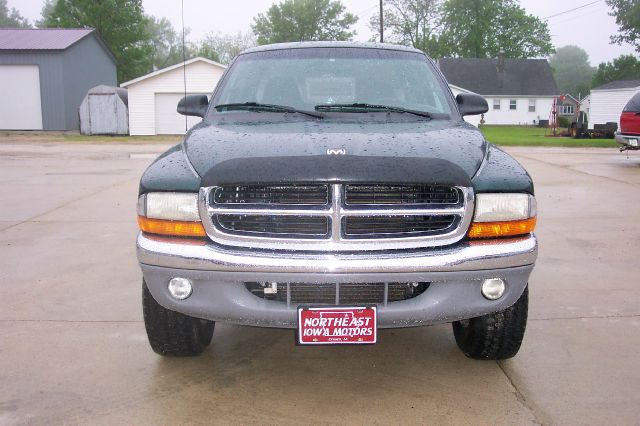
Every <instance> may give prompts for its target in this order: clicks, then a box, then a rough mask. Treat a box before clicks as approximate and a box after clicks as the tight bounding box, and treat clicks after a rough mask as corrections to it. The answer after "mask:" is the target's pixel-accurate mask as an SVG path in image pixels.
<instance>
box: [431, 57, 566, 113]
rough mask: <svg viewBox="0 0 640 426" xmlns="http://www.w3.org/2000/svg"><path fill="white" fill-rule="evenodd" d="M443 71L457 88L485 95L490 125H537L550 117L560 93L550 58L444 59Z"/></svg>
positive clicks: (439, 63) (441, 63) (442, 62)
mask: <svg viewBox="0 0 640 426" xmlns="http://www.w3.org/2000/svg"><path fill="white" fill-rule="evenodd" d="M438 66H439V67H440V70H441V71H442V73H443V74H444V76H445V77H446V78H447V81H448V82H449V84H450V86H451V88H452V90H453V91H454V94H456V93H455V90H454V87H457V88H458V89H462V90H466V91H468V92H473V93H477V94H479V95H482V96H484V97H485V98H486V99H487V102H488V103H489V111H488V112H487V113H486V114H484V117H483V118H484V122H485V123H486V124H530V125H532V124H537V123H538V122H539V121H540V120H548V119H549V116H550V115H551V108H552V105H553V99H554V98H556V97H557V96H558V86H557V85H556V82H555V79H554V78H553V73H552V72H551V66H550V65H549V62H547V60H546V59H505V58H504V57H503V56H502V55H501V56H500V57H499V58H497V59H479V58H443V59H440V60H438Z"/></svg>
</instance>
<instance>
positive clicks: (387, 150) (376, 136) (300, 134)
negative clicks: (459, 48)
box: [184, 120, 486, 185]
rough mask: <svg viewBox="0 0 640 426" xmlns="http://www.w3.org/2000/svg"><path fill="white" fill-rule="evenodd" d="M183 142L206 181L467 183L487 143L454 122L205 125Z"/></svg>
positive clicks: (468, 127)
mask: <svg viewBox="0 0 640 426" xmlns="http://www.w3.org/2000/svg"><path fill="white" fill-rule="evenodd" d="M184 147H185V152H186V153H187V156H188V158H189V161H190V162H191V164H192V165H193V167H194V169H195V170H196V172H197V173H198V174H199V175H200V176H201V177H203V185H210V184H215V183H222V182H233V181H235V182H236V183H240V182H257V181H261V182H266V181H287V180H289V181H309V180H314V181H315V180H323V179H327V180H334V181H340V180H343V181H358V180H360V181H362V180H364V181H370V182H373V181H387V182H395V181H419V180H422V181H423V182H425V181H432V182H439V183H444V182H445V181H451V182H452V183H453V182H458V183H460V184H462V182H463V181H464V182H467V183H468V182H469V181H470V179H471V178H472V177H473V175H474V174H475V173H476V171H477V170H478V168H479V167H480V164H481V163H482V161H483V158H484V155H485V149H486V142H485V140H484V137H483V136H482V133H480V131H479V130H478V129H476V128H475V127H473V126H471V125H469V124H467V123H464V122H460V121H449V120H433V121H419V122H415V121H414V122H373V123H371V122H367V123H363V122H357V123H344V122H335V121H333V122H331V121H299V122H298V121H296V122H294V121H291V122H279V123H270V122H269V123H264V124H263V123H259V124H256V123H255V122H254V123H247V124H243V123H237V122H234V123H228V124H227V123H224V122H223V123H217V124H211V123H206V122H203V123H201V124H199V125H198V126H195V127H194V128H193V129H192V130H191V131H190V132H189V134H188V135H187V137H186V138H185V142H184ZM342 150H344V151H342ZM425 179H426V180H425Z"/></svg>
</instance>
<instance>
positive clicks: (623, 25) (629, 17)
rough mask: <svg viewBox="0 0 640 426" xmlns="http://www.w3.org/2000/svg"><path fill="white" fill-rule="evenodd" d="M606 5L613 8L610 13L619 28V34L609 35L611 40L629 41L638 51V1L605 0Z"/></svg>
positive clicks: (639, 33) (617, 41) (639, 8)
mask: <svg viewBox="0 0 640 426" xmlns="http://www.w3.org/2000/svg"><path fill="white" fill-rule="evenodd" d="M607 5H609V6H610V7H611V8H613V11H612V12H611V13H610V15H611V16H614V17H615V18H616V24H618V27H619V28H620V34H618V35H614V36H611V42H612V43H617V44H622V43H629V44H631V45H633V46H634V47H635V48H636V51H638V52H640V1H638V0H607Z"/></svg>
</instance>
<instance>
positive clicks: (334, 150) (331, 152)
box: [327, 148, 347, 155]
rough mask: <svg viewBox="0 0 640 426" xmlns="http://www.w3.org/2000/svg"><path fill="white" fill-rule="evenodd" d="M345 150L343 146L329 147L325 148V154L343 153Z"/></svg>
mask: <svg viewBox="0 0 640 426" xmlns="http://www.w3.org/2000/svg"><path fill="white" fill-rule="evenodd" d="M346 153H347V150H346V149H344V148H329V149H327V155H345V154H346Z"/></svg>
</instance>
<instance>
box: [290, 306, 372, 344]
mask: <svg viewBox="0 0 640 426" xmlns="http://www.w3.org/2000/svg"><path fill="white" fill-rule="evenodd" d="M377 317H378V311H377V307H376V306H300V307H298V329H297V332H296V341H297V343H298V344H299V345H305V346H306V345H372V344H374V343H376V341H377V335H378V330H377V320H378V318H377Z"/></svg>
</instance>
